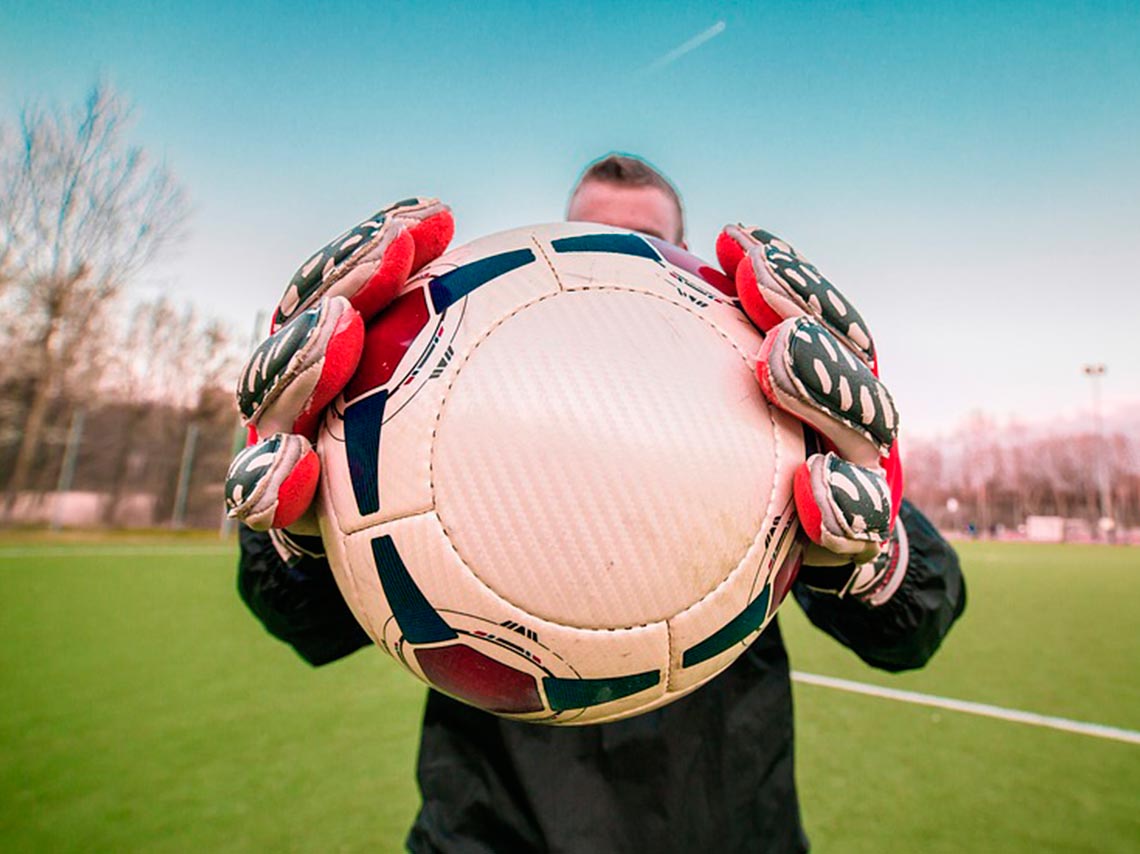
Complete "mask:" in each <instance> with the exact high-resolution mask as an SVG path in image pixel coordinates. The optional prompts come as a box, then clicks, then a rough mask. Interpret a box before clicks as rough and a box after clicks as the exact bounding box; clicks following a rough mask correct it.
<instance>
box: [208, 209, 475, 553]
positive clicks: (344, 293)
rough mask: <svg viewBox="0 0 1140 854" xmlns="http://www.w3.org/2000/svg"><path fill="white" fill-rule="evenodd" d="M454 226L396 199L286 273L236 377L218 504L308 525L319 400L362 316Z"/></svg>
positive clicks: (348, 362)
mask: <svg viewBox="0 0 1140 854" xmlns="http://www.w3.org/2000/svg"><path fill="white" fill-rule="evenodd" d="M454 233H455V222H454V220H453V219H452V216H451V210H450V209H449V208H448V207H447V206H446V205H444V204H441V203H440V202H439V200H437V199H406V200H404V201H401V202H397V203H396V204H394V205H391V206H389V207H386V208H384V209H383V210H381V211H380V212H378V213H377V214H376V215H375V216H373V217H372V218H371V219H368V220H365V221H364V222H362V223H361V224H360V225H358V226H356V228H353V229H352V230H350V231H347V232H345V233H344V234H342V235H340V236H339V237H337V238H336V239H335V240H333V241H331V242H330V243H329V244H328V245H327V246H325V247H324V248H323V249H321V250H320V251H319V252H317V253H316V254H315V255H314V256H313V257H312V258H310V259H309V260H308V261H306V262H305V263H304V264H303V265H301V268H300V269H299V270H298V271H297V272H296V274H295V275H294V276H293V278H292V280H291V281H290V282H289V286H288V287H287V288H286V289H285V295H284V296H283V297H282V298H281V302H280V303H279V304H278V306H277V310H276V311H275V312H274V315H273V324H272V328H271V334H270V336H269V337H268V338H267V339H265V341H263V342H262V343H261V344H260V345H258V346H257V348H256V349H255V350H254V351H253V355H252V356H251V357H250V359H249V361H248V362H247V364H246V366H245V369H244V370H243V371H242V374H241V377H240V379H239V380H238V385H237V399H238V408H239V409H240V410H241V414H242V417H243V418H244V420H245V423H246V424H247V425H248V426H249V428H250V444H249V446H248V447H246V448H245V449H244V450H243V451H241V452H240V453H239V454H238V455H237V456H236V457H234V460H233V462H232V463H231V464H230V468H229V472H228V474H227V475H226V485H225V496H226V507H227V508H228V511H229V515H230V517H231V518H234V519H238V520H240V521H242V522H244V523H245V524H246V525H248V526H249V527H250V528H253V529H254V530H258V531H266V530H270V529H281V528H290V529H291V530H293V531H294V532H295V533H301V534H313V533H317V527H316V520H315V518H313V515H312V513H311V507H312V503H313V496H314V494H315V493H316V489H317V484H318V482H319V479H320V462H319V461H318V458H317V454H316V452H315V451H314V450H313V442H314V441H315V440H316V436H317V431H318V429H319V427H320V418H321V414H322V412H323V410H324V408H325V407H326V406H328V405H329V403H331V402H332V401H333V399H334V398H335V397H336V396H337V395H338V394H339V393H340V391H341V390H342V389H343V388H344V386H345V385H346V384H347V383H348V381H349V379H350V378H351V377H352V375H353V373H354V372H355V370H356V367H357V364H358V363H359V361H360V356H361V353H362V351H363V347H364V324H365V323H366V322H367V321H368V320H369V319H370V318H372V317H373V316H374V315H376V314H377V313H378V312H380V311H381V310H382V309H383V308H384V307H385V306H386V305H388V303H390V302H391V301H392V299H393V298H395V296H396V295H397V294H398V293H399V292H400V289H401V287H403V285H404V283H405V282H406V281H407V279H408V276H410V275H411V274H412V273H414V272H415V271H416V270H418V269H420V268H421V267H423V266H424V265H425V264H427V263H429V262H430V261H433V260H435V259H436V258H438V257H439V256H440V255H442V254H443V252H444V250H446V249H447V245H448V244H449V243H450V242H451V238H452V236H453V235H454Z"/></svg>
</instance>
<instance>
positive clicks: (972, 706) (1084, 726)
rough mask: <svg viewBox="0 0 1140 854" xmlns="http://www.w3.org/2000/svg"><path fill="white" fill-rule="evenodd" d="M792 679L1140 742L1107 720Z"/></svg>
mask: <svg viewBox="0 0 1140 854" xmlns="http://www.w3.org/2000/svg"><path fill="white" fill-rule="evenodd" d="M792 681H794V682H801V683H803V684H805V685H816V686H818V687H821V688H834V689H836V690H837V691H850V692H851V693H853V694H866V695H867V696H869V697H882V698H884V699H887V700H898V701H899V702H900V703H915V704H917V705H919V706H933V707H934V708H936V709H949V710H950V711H952V712H965V713H966V714H968V715H981V716H982V717H986V718H997V719H998V720H1002V721H1013V722H1014V723H1019V724H1028V725H1029V726H1041V727H1048V728H1049V729H1057V730H1061V731H1062V732H1075V733H1077V734H1079V735H1091V736H1093V737H1094V738H1107V739H1111V740H1112V741H1123V742H1126V743H1128V744H1140V732H1137V731H1136V730H1131V729H1121V728H1119V727H1114V726H1104V725H1103V724H1090V723H1085V722H1084V721H1072V720H1069V719H1068V718H1054V717H1050V716H1049V715H1038V714H1036V713H1034V712H1022V711H1020V710H1018V709H1005V708H1002V707H1001V706H991V705H988V704H986V703H970V702H967V701H966V700H954V699H951V698H950V697H938V696H935V695H934V694H919V693H918V692H917V691H899V690H897V689H895V688H881V687H879V686H878V685H868V684H866V683H865V682H851V681H849V680H847V679H836V678H834V677H832V676H819V675H818V674H815V673H800V672H798V671H793V672H792Z"/></svg>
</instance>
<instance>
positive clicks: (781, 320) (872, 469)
mask: <svg viewBox="0 0 1140 854" xmlns="http://www.w3.org/2000/svg"><path fill="white" fill-rule="evenodd" d="M716 251H717V258H718V259H719V260H720V264H721V266H722V267H723V268H724V270H725V272H726V273H727V274H728V275H729V276H731V277H732V278H734V279H735V281H736V288H737V294H738V296H739V299H740V303H741V306H742V307H743V308H744V311H745V312H746V313H747V314H748V316H749V317H750V318H751V319H752V321H753V323H755V324H756V325H757V326H758V327H759V328H760V331H761V332H763V333H764V335H765V338H764V344H763V346H762V347H761V349H760V353H759V356H758V360H757V365H756V373H757V377H758V379H759V381H760V386H761V388H762V389H763V391H764V395H765V397H767V398H768V400H769V401H770V402H771V403H772V405H774V406H776V407H778V408H779V409H781V410H783V411H784V412H787V413H789V414H790V415H792V416H794V417H795V418H797V419H799V420H800V421H802V422H803V423H805V424H807V425H808V426H809V427H811V428H812V429H813V430H814V431H815V432H816V433H817V434H818V435H819V437H821V439H822V441H823V445H824V448H823V452H822V453H812V454H810V456H809V457H808V458H807V460H806V462H804V464H803V465H802V466H801V467H800V469H799V470H798V471H797V472H796V479H795V499H796V510H797V512H798V514H799V518H800V523H801V525H802V526H803V530H804V532H805V533H806V534H807V536H808V538H809V539H810V540H811V541H812V544H813V545H812V546H810V547H809V548H808V550H807V553H806V555H805V559H804V569H803V570H802V571H801V573H800V579H801V580H802V581H804V582H806V583H807V584H808V585H809V586H811V587H813V588H816V589H820V590H826V591H828V592H831V593H835V594H837V595H840V596H843V595H854V596H857V597H859V598H860V599H862V600H863V601H866V602H869V603H871V604H881V603H882V602H884V601H886V599H888V598H890V595H891V594H892V593H893V592H894V590H895V589H897V586H898V584H899V582H900V581H901V579H902V575H903V574H904V573H905V571H906V546H905V532H903V531H901V530H896V529H898V528H900V527H901V526H899V525H898V524H897V518H898V512H899V506H900V504H901V502H902V492H903V475H902V464H901V461H900V459H899V454H898V448H897V441H898V413H897V411H896V409H895V404H894V400H893V399H892V398H891V395H890V393H889V392H888V391H887V389H886V386H884V385H883V384H882V383H881V382H880V381H879V378H878V373H879V369H878V360H877V356H876V353H875V345H874V342H873V340H872V338H871V334H870V332H869V330H868V329H867V326H866V324H865V323H864V321H863V318H862V316H861V315H860V314H859V312H858V311H857V310H856V309H855V307H854V306H853V305H852V304H851V303H850V302H848V301H847V299H846V298H845V297H844V296H843V295H842V294H841V293H840V292H839V291H838V290H837V289H836V288H835V286H834V285H832V283H831V282H830V281H828V280H827V279H826V278H825V277H824V276H823V275H821V274H820V272H819V271H818V270H817V269H816V268H815V267H814V266H813V265H812V264H811V263H810V262H808V261H807V259H806V258H804V257H803V256H802V255H800V254H799V253H797V252H796V250H795V249H793V248H792V247H791V245H789V244H788V243H787V242H785V241H783V240H781V239H780V238H778V237H776V236H775V235H772V234H770V233H768V232H766V231H764V230H762V229H759V228H751V227H745V226H742V225H729V226H726V227H725V228H724V230H723V231H722V232H721V233H720V236H719V237H718V238H717V244H716ZM900 538H901V541H902V542H901V544H900Z"/></svg>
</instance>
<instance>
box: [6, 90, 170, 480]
mask: <svg viewBox="0 0 1140 854" xmlns="http://www.w3.org/2000/svg"><path fill="white" fill-rule="evenodd" d="M129 120H130V110H129V109H128V107H127V106H126V104H125V103H124V102H123V100H122V99H121V98H119V97H118V96H117V95H116V94H115V93H114V92H113V91H111V90H110V89H109V88H107V87H105V86H96V87H94V88H93V89H92V90H91V92H90V93H89V95H88V97H87V99H86V101H85V102H84V103H83V104H82V105H81V106H80V107H79V108H78V109H76V110H73V111H70V112H69V111H66V110H63V109H58V108H57V109H42V108H39V107H34V106H30V107H27V108H25V109H24V110H23V112H22V113H21V115H20V120H19V123H18V126H17V127H16V128H15V129H14V130H12V129H7V130H4V131H3V133H0V139H3V140H4V149H3V150H2V151H0V192H2V194H3V199H4V204H3V207H2V208H0V298H2V299H3V301H4V303H6V305H5V306H4V307H5V308H10V309H12V310H10V311H8V312H6V314H7V317H8V318H10V319H11V320H10V321H9V323H8V325H7V328H6V329H4V330H0V331H2V332H3V333H4V334H3V337H4V338H6V339H8V340H9V341H11V342H13V343H17V344H20V345H22V346H23V348H24V349H25V352H27V353H28V354H29V356H30V362H29V371H30V376H29V379H30V381H31V383H30V385H31V391H30V396H29V399H28V401H27V409H26V414H25V417H24V425H23V430H22V435H21V441H20V445H19V448H18V451H17V453H16V457H15V462H14V465H13V467H12V471H11V474H10V476H9V478H8V484H7V490H8V493H9V494H10V495H11V494H14V493H15V492H16V491H18V490H20V489H22V488H24V486H25V484H26V483H27V481H28V475H29V472H30V470H31V466H32V464H33V461H34V459H35V455H36V451H37V448H38V446H39V443H40V438H41V434H42V432H43V428H44V423H45V418H46V416H47V413H48V410H49V407H50V405H51V402H52V400H53V399H54V398H55V397H57V396H58V395H59V394H60V393H61V392H62V391H63V390H64V385H65V382H66V381H67V380H68V378H69V376H71V375H72V373H73V372H74V371H75V369H76V368H77V366H84V365H86V366H90V365H93V364H96V363H97V361H98V360H95V359H91V358H86V357H87V356H89V355H91V354H92V352H93V348H96V347H97V346H98V345H99V344H100V343H101V338H102V336H101V335H100V332H101V330H102V328H103V324H104V321H105V320H106V318H107V316H108V314H109V313H110V311H111V309H112V307H113V305H114V301H115V299H116V298H117V297H118V295H119V293H120V291H121V289H122V287H123V285H124V284H125V283H126V282H127V281H129V280H130V279H131V277H132V276H134V275H136V274H137V273H138V272H139V270H141V269H142V268H143V267H144V266H145V265H147V264H148V263H149V262H150V261H151V260H152V259H153V258H154V257H155V255H156V254H157V253H158V252H159V251H160V250H162V249H163V247H164V246H166V245H167V244H168V243H169V242H170V241H171V240H172V239H173V238H174V237H175V236H177V234H178V233H179V231H180V228H181V226H182V224H183V222H184V221H185V217H186V213H187V204H186V201H185V196H184V194H183V191H182V189H181V188H180V186H179V185H178V183H177V181H176V180H175V179H174V177H173V175H172V174H171V173H170V171H169V170H168V169H167V168H166V167H165V165H163V164H161V163H159V164H152V163H151V162H150V161H149V160H148V158H147V156H146V154H145V152H144V151H143V149H141V148H139V147H137V146H131V145H129V144H128V143H127V142H126V140H125V139H124V135H125V132H126V130H127V128H128V126H129ZM5 281H6V282H7V284H6V285H5V284H4V282H5Z"/></svg>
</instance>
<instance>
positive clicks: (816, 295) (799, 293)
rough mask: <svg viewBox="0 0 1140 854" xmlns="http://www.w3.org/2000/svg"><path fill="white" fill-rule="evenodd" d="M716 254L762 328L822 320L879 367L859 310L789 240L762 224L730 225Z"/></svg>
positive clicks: (851, 347) (838, 335)
mask: <svg viewBox="0 0 1140 854" xmlns="http://www.w3.org/2000/svg"><path fill="white" fill-rule="evenodd" d="M717 257H718V259H719V260H720V263H721V265H722V266H723V267H724V268H725V270H728V269H730V268H731V270H732V272H731V273H730V275H733V276H734V277H735V279H736V290H737V294H738V295H739V297H740V303H741V306H742V307H743V308H744V310H745V312H746V313H747V314H748V316H749V317H751V318H752V320H753V321H754V322H755V323H756V324H757V326H759V327H760V329H761V330H762V331H764V332H767V331H769V330H770V329H771V328H772V327H774V326H776V325H777V324H779V323H780V322H781V321H783V320H786V319H788V318H789V317H799V316H802V315H809V316H811V317H813V318H815V319H816V320H817V321H819V322H820V323H822V324H823V325H824V326H826V327H827V329H828V330H829V331H830V332H831V334H832V335H834V336H835V337H836V338H838V339H839V340H840V341H842V342H843V343H844V344H845V345H846V346H847V348H848V349H849V350H851V351H852V352H853V353H855V355H856V356H858V357H859V359H861V360H862V361H863V362H864V363H865V364H867V365H868V366H869V367H870V368H871V370H872V371H876V372H877V363H876V357H875V344H874V341H872V339H871V334H870V332H869V331H868V329H867V324H866V323H865V322H864V320H863V317H862V315H861V314H859V312H858V310H857V309H856V308H855V307H854V306H853V305H852V304H851V303H850V302H848V301H847V299H846V298H845V297H844V296H843V295H842V294H841V293H840V292H839V290H838V289H837V288H836V287H835V286H834V285H833V284H832V283H831V282H830V281H829V280H828V279H827V278H826V277H824V276H823V275H822V274H821V273H820V272H819V270H817V269H816V267H815V265H814V264H812V263H810V262H809V261H808V260H807V259H806V258H804V257H803V256H801V255H799V254H798V253H797V252H796V250H795V249H793V248H792V246H791V244H789V243H787V242H786V241H784V240H781V239H780V238H778V237H776V236H775V235H774V234H771V233H769V232H767V231H764V230H763V229H759V228H746V227H744V226H735V225H730V226H726V227H725V228H724V230H723V231H722V232H721V235H720V237H719V238H718V239H717Z"/></svg>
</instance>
